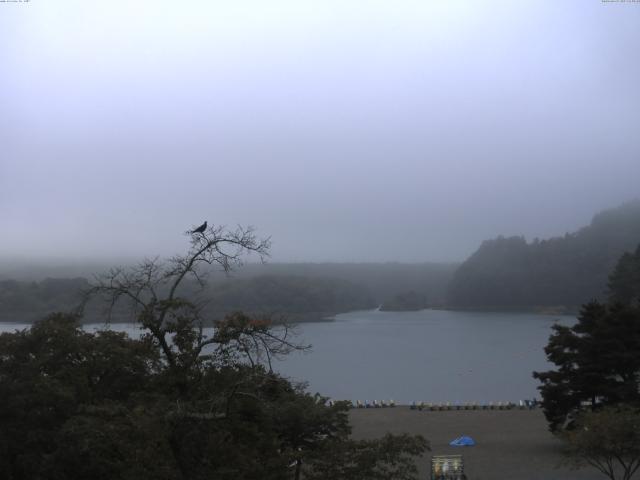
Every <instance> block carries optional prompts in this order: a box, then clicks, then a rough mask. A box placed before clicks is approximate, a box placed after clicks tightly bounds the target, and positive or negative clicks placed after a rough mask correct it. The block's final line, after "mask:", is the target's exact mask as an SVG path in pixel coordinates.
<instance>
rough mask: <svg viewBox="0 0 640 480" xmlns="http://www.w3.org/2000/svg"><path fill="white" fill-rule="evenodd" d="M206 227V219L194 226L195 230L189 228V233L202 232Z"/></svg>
mask: <svg viewBox="0 0 640 480" xmlns="http://www.w3.org/2000/svg"><path fill="white" fill-rule="evenodd" d="M206 229H207V221H206V220H205V222H204V223H203V224H202V225H200V226H199V227H198V228H196V229H195V230H191V233H203V232H204V231H205V230H206Z"/></svg>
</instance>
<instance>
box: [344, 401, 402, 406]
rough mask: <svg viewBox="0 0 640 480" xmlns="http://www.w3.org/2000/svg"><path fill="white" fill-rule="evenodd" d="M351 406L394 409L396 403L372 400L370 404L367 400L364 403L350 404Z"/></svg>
mask: <svg viewBox="0 0 640 480" xmlns="http://www.w3.org/2000/svg"><path fill="white" fill-rule="evenodd" d="M351 405H352V406H353V407H355V408H387V407H395V406H396V402H394V401H393V400H389V401H388V402H387V401H386V400H380V401H378V400H374V401H373V402H372V403H369V401H368V400H365V401H364V402H361V401H360V400H356V403H355V404H353V403H352V404H351Z"/></svg>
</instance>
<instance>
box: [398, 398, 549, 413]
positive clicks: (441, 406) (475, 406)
mask: <svg viewBox="0 0 640 480" xmlns="http://www.w3.org/2000/svg"><path fill="white" fill-rule="evenodd" d="M537 406H538V401H537V400H520V401H519V402H518V403H514V402H495V403H494V402H489V403H473V402H467V403H453V404H452V403H451V402H447V403H425V402H411V405H409V408H410V409H411V410H429V411H438V410H513V409H520V410H532V409H534V408H536V407H537Z"/></svg>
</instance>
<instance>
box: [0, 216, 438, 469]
mask: <svg viewBox="0 0 640 480" xmlns="http://www.w3.org/2000/svg"><path fill="white" fill-rule="evenodd" d="M188 235H189V236H190V244H191V247H190V248H189V250H188V252H187V253H186V254H185V255H178V256H175V257H172V258H171V259H169V260H168V261H166V262H161V261H159V260H157V259H154V260H145V261H144V262H142V263H140V264H139V265H137V266H135V267H132V268H130V269H112V270H110V271H109V272H107V273H106V274H104V275H103V276H101V277H99V278H98V279H96V281H95V282H94V283H93V284H92V285H91V287H90V288H89V289H88V290H87V292H86V295H87V297H86V298H85V300H87V301H88V300H89V299H91V298H96V297H97V298H101V299H103V300H105V301H106V302H107V305H108V306H109V307H110V309H113V308H116V307H117V305H118V304H120V303H123V304H124V305H125V306H126V307H127V308H130V309H131V311H132V312H133V313H134V314H135V317H136V320H137V322H138V323H139V325H140V327H141V338H140V339H130V338H128V337H127V336H126V335H125V334H122V333H116V332H112V331H100V332H96V333H90V332H86V331H84V330H82V329H81V328H80V324H79V321H80V317H79V316H77V315H71V314H54V315H52V316H49V317H47V318H46V319H45V320H43V321H40V322H37V323H35V324H34V325H33V326H32V328H31V329H29V330H24V331H19V332H16V333H13V334H9V333H4V334H2V335H0V404H2V409H0V476H1V478H6V479H8V480H45V479H46V480H58V479H59V480H63V479H68V478H74V479H79V480H83V479H87V480H111V479H114V478H118V479H124V480H128V479H130V480H134V479H135V480H144V479H154V480H163V479H166V480H198V479H221V480H224V479H228V480H232V479H233V480H243V479H245V480H254V479H255V480H270V479H271V480H280V479H282V480H285V479H294V480H299V479H302V478H308V479H312V478H318V475H320V473H319V472H324V471H327V468H330V469H331V470H330V471H331V472H332V476H333V478H334V479H336V480H340V479H344V480H347V479H351V478H354V477H353V476H352V475H351V472H354V471H357V472H359V474H361V475H362V478H375V479H381V480H382V479H385V480H386V479H389V480H391V479H406V480H413V479H415V478H416V476H415V474H416V467H415V464H414V457H415V456H417V455H421V454H422V453H423V452H424V451H425V449H426V448H427V447H428V445H427V443H426V441H425V440H424V439H423V438H422V437H419V436H418V437H408V436H399V437H394V436H387V437H385V438H383V439H380V440H373V441H362V442H357V441H353V440H351V439H350V438H349V434H350V429H349V425H348V416H347V411H348V408H349V407H348V405H347V404H346V403H344V402H336V403H335V404H327V399H326V398H323V397H321V396H320V395H318V394H316V395H310V394H309V393H307V392H306V391H305V389H304V388H303V386H300V385H293V384H292V383H290V382H289V381H288V380H286V379H284V378H282V377H280V376H279V375H277V374H276V373H274V372H273V371H272V369H271V360H272V359H273V358H274V357H278V356H281V355H285V354H287V353H288V352H290V351H292V350H296V349H301V348H304V347H303V346H300V345H296V344H295V343H294V340H293V339H292V338H291V335H290V333H291V332H290V330H289V329H288V327H287V326H286V325H279V326H274V325H272V324H271V322H270V320H269V319H268V318H256V317H253V316H249V315H246V314H243V313H240V312H236V313H234V314H231V315H228V316H227V317H225V318H224V319H222V320H218V321H216V322H215V323H214V327H213V329H212V332H211V331H206V330H205V329H204V328H203V325H204V324H205V323H206V318H205V317H204V313H203V310H202V308H200V306H199V305H198V304H197V303H195V302H194V301H191V300H189V299H188V298H185V297H183V296H182V293H184V292H188V291H189V288H187V289H185V288H184V286H185V284H186V283H187V279H191V280H195V281H196V283H197V284H199V285H201V286H203V287H204V286H205V282H204V277H205V274H206V272H203V271H202V270H201V268H200V267H201V266H202V265H212V264H216V265H219V266H220V267H222V268H223V269H225V270H229V269H230V268H231V267H232V265H234V264H235V263H236V262H237V261H238V259H239V257H240V255H241V254H243V253H246V252H254V253H257V254H260V255H262V254H264V253H265V252H266V249H267V248H268V242H267V241H260V240H258V239H256V237H255V236H254V235H253V233H252V231H251V230H250V229H242V228H238V229H237V230H236V231H231V232H230V231H227V230H225V229H224V227H214V226H211V227H209V228H208V229H206V230H205V231H198V232H193V231H191V232H188ZM85 303H86V302H85ZM205 332H208V333H205Z"/></svg>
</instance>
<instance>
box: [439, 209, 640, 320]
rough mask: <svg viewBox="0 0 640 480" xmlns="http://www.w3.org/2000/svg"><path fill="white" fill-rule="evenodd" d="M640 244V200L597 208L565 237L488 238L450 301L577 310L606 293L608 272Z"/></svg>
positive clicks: (464, 268)
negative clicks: (601, 209)
mask: <svg viewBox="0 0 640 480" xmlns="http://www.w3.org/2000/svg"><path fill="white" fill-rule="evenodd" d="M638 244H640V201H634V202H629V203H627V204H624V205H622V206H620V207H618V208H613V209H610V210H605V211H603V212H601V213H598V214H597V215H595V216H594V217H593V220H592V221H591V224H590V225H589V226H586V227H584V228H582V229H580V230H578V231H577V232H574V233H568V234H566V235H565V236H563V237H555V238H550V239H548V240H538V239H536V240H534V241H532V242H527V241H526V240H525V239H524V238H523V237H502V236H500V237H498V238H496V239H493V240H487V241H485V242H483V243H482V245H481V246H480V248H479V249H478V250H477V251H476V252H475V253H474V254H473V255H471V256H470V257H469V258H468V259H467V260H466V261H465V262H464V263H463V264H462V265H461V266H460V267H459V268H458V270H457V271H456V272H455V274H454V276H453V279H452V281H451V284H450V286H449V293H448V305H449V306H451V307H454V308H487V309H490V308H527V309H528V308H536V307H538V308H541V309H544V308H545V307H547V308H548V307H559V309H562V308H564V309H567V310H576V309H577V306H578V305H581V304H583V303H586V302H588V301H590V300H593V299H604V298H606V296H607V277H608V275H609V274H610V273H611V271H612V269H613V268H614V266H615V264H616V262H617V260H618V259H619V258H620V256H621V255H622V254H624V253H625V252H628V251H634V250H635V249H636V247H637V246H638Z"/></svg>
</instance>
